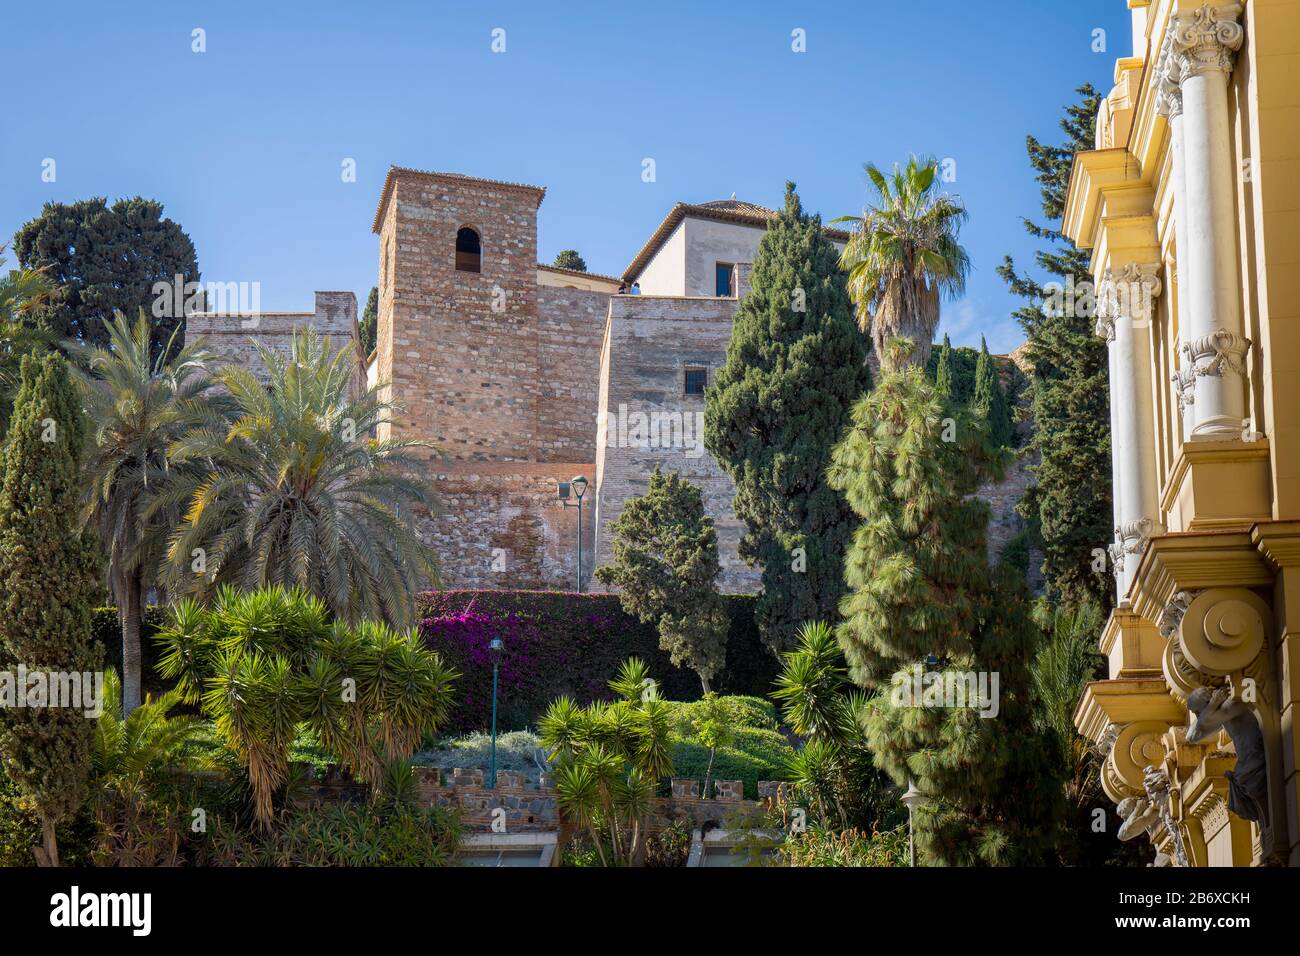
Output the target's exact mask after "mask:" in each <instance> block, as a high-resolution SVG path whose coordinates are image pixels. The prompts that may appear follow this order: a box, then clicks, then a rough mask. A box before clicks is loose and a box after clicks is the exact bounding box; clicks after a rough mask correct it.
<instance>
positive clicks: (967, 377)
mask: <svg viewBox="0 0 1300 956" xmlns="http://www.w3.org/2000/svg"><path fill="white" fill-rule="evenodd" d="M945 355H946V357H947V362H948V381H949V383H950V384H949V386H948V388H947V390H945V389H944V388H943V387H942V385H941V383H940V381H939V365H940V363H941V362H943V361H944V358H945ZM979 355H980V354H979V352H977V351H976V350H975V349H973V348H970V347H969V346H966V345H958V346H956V347H954V346H953V345H952V344H951V343H950V342H949V341H948V336H946V335H945V336H944V337H943V344H942V345H940V346H939V347H938V348H937V349H934V350H932V351H931V352H930V364H929V365H928V366H927V367H926V372H927V374H928V375H929V376H930V379H931V380H932V381H933V382H934V383H935V387H936V388H937V389H938V390H939V394H940V395H943V396H946V397H948V398H951V399H952V400H953V401H955V402H956V403H957V404H959V405H969V404H970V403H971V402H973V401H974V400H975V366H976V365H977V364H978V363H979Z"/></svg>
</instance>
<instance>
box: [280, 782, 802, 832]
mask: <svg viewBox="0 0 1300 956" xmlns="http://www.w3.org/2000/svg"><path fill="white" fill-rule="evenodd" d="M415 774H416V782H417V787H418V793H419V802H420V804H421V805H422V806H434V807H444V808H448V809H455V810H459V811H460V820H461V823H462V824H464V826H465V828H466V829H467V830H469V831H471V832H480V833H481V832H489V831H491V829H492V826H493V824H494V823H496V822H497V821H498V820H500V819H502V818H501V817H500V815H499V814H498V813H497V812H496V811H497V810H499V809H500V810H504V811H505V817H504V826H505V832H506V833H549V832H553V831H555V830H558V829H560V826H561V820H560V813H559V806H558V803H557V797H556V791H555V788H554V787H550V786H546V787H529V786H526V785H525V783H524V779H523V775H522V774H517V773H509V772H506V771H498V772H497V786H496V787H495V788H492V787H486V786H484V773H483V770H482V768H479V767H475V768H460V767H458V768H454V769H452V770H447V771H441V770H438V769H437V768H434V767H416V768H415ZM786 787H788V784H783V783H779V782H777V781H772V780H762V781H759V794H760V797H761V799H759V800H745V799H743V797H742V796H741V793H742V789H743V788H742V786H741V782H740V781H739V780H719V781H717V794H716V796H715V797H713V798H709V799H706V798H703V797H701V796H700V793H699V791H700V781H698V780H677V779H674V780H673V781H672V786H671V795H670V796H667V797H656V798H654V800H653V801H652V803H651V807H652V810H651V814H650V818H649V821H648V829H649V830H650V831H655V830H662V829H664V828H666V827H669V826H671V825H672V824H674V823H676V822H678V821H683V820H684V821H688V822H689V823H690V824H691V825H692V826H704V825H706V824H710V823H712V824H715V825H717V826H727V825H728V823H729V822H735V821H737V820H739V819H741V818H744V817H752V815H754V814H756V813H757V812H758V811H760V810H761V809H763V808H765V807H768V806H770V805H771V804H772V802H773V801H774V800H775V799H777V797H778V795H781V794H784V792H785V788H786ZM366 793H367V791H366V789H365V787H363V786H362V785H359V784H357V783H355V782H353V781H351V780H350V779H348V778H347V777H345V776H344V775H342V774H339V773H337V772H331V773H329V774H327V776H326V778H325V779H324V780H323V781H319V782H317V783H314V784H311V785H309V786H308V788H307V790H306V792H305V793H304V794H303V799H306V800H309V801H321V802H333V801H353V802H355V801H361V800H364V799H365V798H366ZM498 825H500V824H498Z"/></svg>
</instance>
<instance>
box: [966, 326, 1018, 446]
mask: <svg viewBox="0 0 1300 956" xmlns="http://www.w3.org/2000/svg"><path fill="white" fill-rule="evenodd" d="M975 407H976V409H978V411H979V414H981V415H983V416H984V420H985V421H986V422H987V423H988V434H989V442H990V443H991V444H992V446H993V447H994V448H1006V447H1009V446H1010V445H1011V437H1012V434H1013V428H1012V425H1011V407H1010V406H1009V405H1008V404H1007V394H1006V392H1005V391H1004V390H1003V388H1002V376H1001V375H1000V374H999V373H998V365H997V362H995V361H994V360H993V356H992V355H990V354H989V346H988V343H987V342H986V341H984V336H982V335H981V336H980V357H979V361H978V362H977V364H976V365H975Z"/></svg>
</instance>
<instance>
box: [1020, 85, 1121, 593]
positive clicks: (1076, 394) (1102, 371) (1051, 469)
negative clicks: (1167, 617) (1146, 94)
mask: <svg viewBox="0 0 1300 956" xmlns="http://www.w3.org/2000/svg"><path fill="white" fill-rule="evenodd" d="M1076 92H1077V93H1078V94H1079V96H1080V97H1081V99H1080V100H1079V101H1078V102H1077V103H1075V104H1074V105H1072V106H1069V107H1067V108H1066V111H1065V118H1064V119H1062V121H1061V128H1062V130H1064V132H1065V134H1066V138H1065V141H1064V143H1062V144H1060V145H1057V146H1049V145H1045V144H1043V143H1040V142H1039V141H1038V140H1037V139H1035V138H1034V137H1033V136H1029V137H1027V140H1026V145H1027V149H1028V152H1029V162H1030V165H1031V166H1033V168H1034V169H1035V170H1036V171H1037V173H1038V175H1037V179H1038V182H1039V183H1040V184H1041V187H1042V190H1041V192H1042V209H1043V215H1044V216H1045V217H1047V219H1049V220H1059V219H1060V218H1061V216H1062V214H1063V213H1064V210H1065V196H1066V192H1067V190H1068V188H1069V182H1070V169H1071V165H1072V163H1073V160H1074V154H1075V153H1076V152H1077V151H1079V150H1086V149H1092V148H1093V145H1094V142H1093V139H1094V135H1093V134H1094V129H1095V122H1096V116H1097V107H1098V104H1099V102H1100V98H1099V97H1098V95H1097V92H1096V91H1095V90H1094V89H1093V88H1092V87H1091V86H1090V85H1086V84H1085V85H1084V86H1081V87H1079V89H1078V90H1077V91H1076ZM1025 229H1026V230H1027V231H1028V232H1029V234H1030V235H1031V236H1034V237H1035V238H1037V239H1041V240H1043V241H1044V242H1045V243H1046V244H1047V248H1045V249H1043V250H1041V251H1039V252H1038V253H1037V254H1036V255H1035V260H1036V262H1037V265H1038V267H1039V268H1040V269H1041V270H1042V271H1043V272H1044V273H1046V274H1047V276H1048V277H1049V281H1055V282H1059V283H1060V284H1062V285H1065V284H1067V283H1068V282H1069V281H1070V279H1071V278H1073V280H1074V282H1076V283H1078V282H1082V281H1084V280H1088V279H1090V272H1089V268H1088V265H1089V253H1087V252H1085V251H1081V250H1079V249H1076V248H1075V247H1074V246H1073V245H1072V244H1071V243H1070V242H1069V241H1068V240H1067V239H1066V238H1065V236H1064V235H1063V234H1062V233H1061V232H1060V231H1059V230H1057V229H1052V228H1047V227H1043V226H1039V225H1036V224H1035V223H1033V222H1031V221H1029V220H1025ZM998 274H999V275H1001V276H1002V278H1003V279H1005V280H1006V282H1007V284H1008V285H1009V286H1010V288H1011V291H1012V292H1014V293H1015V294H1016V295H1018V296H1021V297H1023V298H1024V299H1025V300H1026V302H1027V304H1026V305H1025V306H1024V307H1023V308H1021V309H1019V310H1018V311H1017V312H1016V318H1017V319H1018V320H1019V321H1020V325H1021V327H1022V328H1023V329H1024V330H1025V334H1026V336H1027V340H1028V341H1027V349H1026V358H1027V359H1028V361H1029V364H1030V365H1032V367H1033V370H1032V372H1031V374H1030V384H1029V394H1030V402H1031V410H1032V414H1033V422H1034V435H1033V438H1032V440H1031V441H1030V443H1029V452H1030V453H1031V454H1036V455H1037V456H1038V457H1039V464H1038V465H1037V466H1036V467H1035V468H1034V479H1035V484H1034V486H1033V487H1031V488H1030V489H1029V491H1028V492H1027V493H1026V495H1025V497H1024V498H1023V499H1022V500H1021V502H1020V505H1019V509H1020V511H1021V513H1022V514H1023V515H1024V516H1025V517H1026V518H1028V519H1029V520H1030V523H1031V527H1033V526H1037V527H1038V529H1039V532H1038V533H1039V535H1040V536H1041V539H1042V549H1043V555H1044V560H1043V575H1044V578H1045V581H1046V584H1047V588H1048V593H1049V595H1052V596H1054V597H1059V598H1061V599H1063V600H1064V601H1066V602H1067V603H1071V604H1075V603H1079V602H1081V601H1084V600H1088V599H1091V600H1093V601H1095V602H1097V603H1098V604H1100V605H1101V606H1102V608H1103V609H1105V608H1109V607H1110V606H1111V604H1112V603H1113V600H1114V595H1113V591H1114V584H1113V582H1112V580H1111V578H1110V576H1109V575H1108V574H1106V573H1104V572H1099V571H1097V570H1095V569H1094V563H1093V554H1094V551H1095V549H1097V548H1102V547H1105V546H1106V544H1107V543H1108V542H1109V541H1110V538H1111V533H1112V532H1111V525H1112V520H1113V519H1112V512H1111V484H1110V482H1111V475H1110V470H1111V468H1110V464H1111V463H1110V397H1109V395H1110V393H1109V385H1108V374H1107V371H1108V364H1107V355H1106V343H1105V342H1103V341H1102V340H1101V339H1100V338H1098V337H1097V336H1096V335H1095V334H1094V333H1093V319H1092V317H1091V316H1089V315H1087V314H1084V312H1082V311H1078V310H1076V311H1075V312H1074V313H1073V314H1071V313H1070V312H1069V311H1068V310H1065V311H1061V312H1060V314H1049V312H1048V311H1047V310H1045V309H1044V307H1043V302H1044V298H1045V296H1046V294H1047V291H1046V289H1045V288H1044V285H1045V283H1040V282H1038V281H1037V280H1036V279H1034V278H1031V277H1030V276H1028V275H1025V274H1022V273H1019V272H1017V271H1016V268H1015V264H1014V263H1013V262H1012V260H1011V257H1010V256H1008V257H1006V259H1005V260H1004V261H1003V263H1002V265H1001V266H999V267H998ZM1058 311H1059V310H1058Z"/></svg>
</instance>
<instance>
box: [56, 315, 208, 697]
mask: <svg viewBox="0 0 1300 956" xmlns="http://www.w3.org/2000/svg"><path fill="white" fill-rule="evenodd" d="M105 324H106V325H107V326H108V338H109V347H108V348H103V347H96V348H92V349H88V350H86V352H85V357H86V364H87V366H88V368H89V373H86V374H82V376H81V378H82V384H83V386H84V388H83V391H84V393H85V401H86V406H87V411H88V413H89V420H90V422H91V423H92V427H93V430H94V432H93V437H94V443H93V448H92V449H91V450H90V451H89V452H88V457H87V464H86V474H87V486H88V489H89V490H88V492H87V497H86V515H85V517H86V520H87V523H88V524H89V525H90V526H91V527H93V528H94V529H95V531H96V533H97V534H98V536H99V539H100V541H101V542H102V543H103V545H104V548H105V550H106V551H107V553H108V577H109V583H110V584H111V586H112V590H113V596H114V598H115V599H116V601H117V608H118V618H119V620H120V621H121V626H122V691H123V708H124V710H125V712H126V713H127V714H130V713H131V712H132V711H133V710H135V708H136V707H138V706H139V705H140V680H141V674H140V620H141V613H142V608H143V604H144V597H145V593H146V591H147V589H148V588H149V587H151V586H152V585H153V584H154V583H155V579H156V572H157V568H158V565H159V563H160V562H161V560H162V558H163V555H164V552H165V548H166V543H167V536H168V534H169V533H170V532H171V530H172V528H174V527H175V525H176V522H177V521H179V520H180V517H181V515H180V510H179V508H178V507H177V506H175V505H174V504H173V505H171V506H170V507H160V506H159V501H160V499H165V498H166V495H165V494H164V492H166V491H167V490H168V489H169V488H170V487H173V486H174V485H175V484H176V482H177V481H179V480H181V479H183V478H185V477H189V478H190V479H194V478H196V477H197V476H198V475H201V474H202V473H203V471H202V470H201V468H200V463H198V462H192V463H185V464H182V465H180V466H179V467H178V466H176V465H174V464H173V463H172V462H170V461H169V460H168V455H167V449H168V446H169V445H171V444H172V443H173V442H176V441H178V440H180V439H181V437H182V436H183V435H185V434H186V432H187V431H188V430H189V429H190V428H192V427H194V426H195V425H196V424H197V423H199V422H201V421H203V420H205V419H206V418H209V417H210V416H211V415H212V414H213V410H214V409H217V408H220V407H222V399H221V397H220V396H214V395H210V394H209V390H210V388H211V386H212V378H211V377H210V375H209V369H210V368H211V366H212V364H213V362H214V358H213V356H212V354H211V353H210V352H209V351H208V350H207V349H206V348H205V347H204V346H203V345H202V343H201V342H197V341H196V342H190V343H188V344H187V345H186V346H185V347H184V348H182V349H181V350H180V351H179V352H175V353H173V351H172V348H171V343H168V347H167V348H166V349H164V350H163V351H162V352H161V353H160V354H159V355H158V356H157V357H153V356H151V353H150V348H149V339H150V334H151V331H152V330H151V328H150V324H149V320H148V318H147V317H146V316H145V313H144V310H143V309H142V310H140V314H139V316H138V317H137V318H136V321H135V323H134V324H130V325H129V324H128V323H127V320H126V317H125V316H123V315H122V314H121V313H120V312H119V313H117V315H116V316H115V317H114V319H113V321H112V322H107V323H105ZM169 355H170V356H171V358H166V356H169ZM187 472H188V475H187V474H186V473H187Z"/></svg>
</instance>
